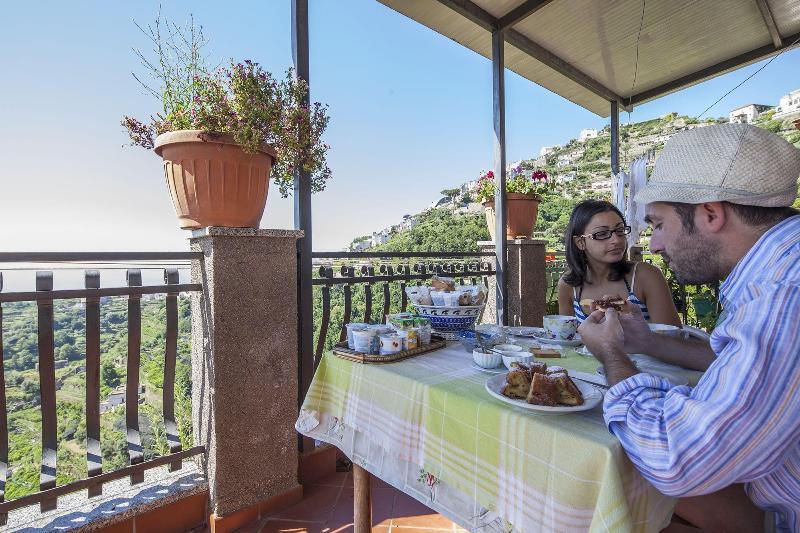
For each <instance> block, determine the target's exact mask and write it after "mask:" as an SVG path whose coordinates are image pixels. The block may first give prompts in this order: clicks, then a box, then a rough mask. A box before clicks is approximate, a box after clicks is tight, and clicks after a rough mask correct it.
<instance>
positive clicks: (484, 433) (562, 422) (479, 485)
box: [296, 345, 674, 533]
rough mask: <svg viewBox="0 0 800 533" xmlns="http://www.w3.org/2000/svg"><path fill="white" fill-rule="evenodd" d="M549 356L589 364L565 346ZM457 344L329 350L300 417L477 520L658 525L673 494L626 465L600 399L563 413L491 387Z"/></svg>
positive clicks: (437, 502)
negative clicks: (381, 361)
mask: <svg viewBox="0 0 800 533" xmlns="http://www.w3.org/2000/svg"><path fill="white" fill-rule="evenodd" d="M567 354H568V355H567V356H566V357H564V358H561V359H551V360H548V364H551V365H553V364H555V365H559V366H563V367H565V368H568V369H572V370H580V371H584V372H591V373H594V371H595V369H596V368H597V362H596V361H595V360H594V359H592V358H586V357H582V356H580V355H578V354H576V353H575V352H574V351H571V350H570V351H568V352H567ZM489 377H491V375H490V374H487V373H484V372H481V371H479V370H477V369H476V368H475V367H473V365H472V356H471V354H469V353H467V352H465V351H464V350H463V349H462V348H461V346H460V345H451V346H448V347H447V348H445V349H442V350H438V351H435V352H431V353H429V354H425V355H421V356H418V357H414V358H411V359H407V360H405V361H400V362H397V363H392V364H386V365H370V364H359V363H352V362H349V361H345V360H342V359H339V358H338V357H335V356H334V355H333V354H331V353H328V354H326V355H325V356H324V357H323V359H322V361H321V362H320V365H319V368H318V369H317V372H316V375H315V376H314V380H313V382H312V384H311V387H310V389H309V391H308V394H307V395H306V398H305V401H304V402H303V407H302V409H301V412H300V417H299V418H298V421H297V424H296V426H297V429H298V431H300V432H301V433H303V434H304V435H307V436H308V437H311V438H314V439H317V440H320V441H324V442H329V443H331V444H333V445H335V446H337V447H339V448H340V449H341V450H342V451H343V452H345V453H346V454H347V455H348V456H349V457H350V458H351V460H353V461H354V462H356V463H357V464H360V465H361V466H363V467H364V468H366V469H367V470H368V471H370V472H371V473H372V474H373V475H377V476H378V477H380V478H381V479H383V480H384V481H387V482H389V483H391V484H392V485H394V486H395V487H397V488H398V489H400V490H402V491H404V492H406V493H408V494H411V495H412V496H415V497H416V498H417V499H419V500H420V501H422V502H423V503H425V504H426V505H428V506H429V507H431V508H433V509H435V510H436V511H438V512H440V513H442V514H444V515H446V516H448V517H450V518H451V519H453V520H454V521H455V522H457V523H459V524H460V525H461V526H463V527H465V528H469V529H472V530H480V531H507V532H508V531H518V532H525V533H529V532H533V531H587V530H588V531H613V532H622V531H659V530H660V529H661V528H663V527H664V526H665V525H666V524H667V523H668V521H669V518H670V516H671V514H672V508H673V506H674V499H673V498H669V497H667V496H664V495H662V494H660V493H659V492H658V491H656V490H655V489H654V488H653V487H652V486H651V485H650V484H649V483H647V482H646V481H645V480H644V479H643V478H642V477H641V476H640V475H639V473H638V472H637V471H636V470H635V468H634V467H633V465H632V464H631V463H630V461H629V460H628V458H627V457H626V455H625V453H624V451H623V450H622V447H621V446H620V444H619V442H618V441H617V439H616V438H615V437H614V436H613V435H612V434H611V433H609V431H608V430H607V428H606V427H605V424H604V422H603V415H602V407H601V406H598V407H596V408H595V409H592V410H590V411H585V412H581V413H572V414H566V415H560V416H554V415H543V414H536V413H533V412H530V411H527V410H524V409H520V408H517V407H513V406H511V405H508V404H506V403H503V402H501V401H499V400H497V399H494V398H492V397H491V396H490V395H489V394H488V393H487V392H486V390H485V388H484V384H485V382H486V380H487V379H488V378H489Z"/></svg>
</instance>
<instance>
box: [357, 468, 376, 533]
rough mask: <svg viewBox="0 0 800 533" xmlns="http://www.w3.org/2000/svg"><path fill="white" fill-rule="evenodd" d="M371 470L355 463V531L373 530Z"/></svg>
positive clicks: (367, 531) (365, 531)
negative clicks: (368, 470)
mask: <svg viewBox="0 0 800 533" xmlns="http://www.w3.org/2000/svg"><path fill="white" fill-rule="evenodd" d="M369 477H370V476H369V472H367V470H366V469H364V468H362V467H360V466H359V465H357V464H355V463H353V530H354V532H355V533H369V532H370V531H372V496H371V491H370V481H369Z"/></svg>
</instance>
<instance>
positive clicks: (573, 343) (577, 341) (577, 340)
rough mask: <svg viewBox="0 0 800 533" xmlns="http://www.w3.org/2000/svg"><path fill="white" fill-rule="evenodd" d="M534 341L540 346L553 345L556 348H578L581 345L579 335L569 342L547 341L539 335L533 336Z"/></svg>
mask: <svg viewBox="0 0 800 533" xmlns="http://www.w3.org/2000/svg"><path fill="white" fill-rule="evenodd" d="M533 338H534V339H536V340H537V341H539V342H541V343H542V344H555V345H556V346H580V345H581V344H583V340H582V339H581V336H580V335H576V336H575V338H574V339H572V340H571V341H562V340H561V339H549V338H547V337H544V336H541V335H534V336H533Z"/></svg>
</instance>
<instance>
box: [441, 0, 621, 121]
mask: <svg viewBox="0 0 800 533" xmlns="http://www.w3.org/2000/svg"><path fill="white" fill-rule="evenodd" d="M438 2H439V3H440V4H442V5H444V6H447V7H449V8H450V9H452V10H453V11H455V12H456V13H458V14H459V15H461V16H463V17H466V18H467V19H469V20H471V21H472V22H474V23H475V24H477V25H478V26H480V27H481V28H483V29H485V30H487V31H489V32H494V31H497V28H498V27H499V20H498V19H497V18H495V17H494V16H493V15H492V14H491V13H489V12H488V11H486V10H484V9H483V8H481V7H480V6H478V5H476V4H475V3H473V2H472V1H471V0H438ZM527 3H529V2H526V4H527ZM523 5H525V4H523ZM543 5H544V4H542V6H543ZM540 7H541V6H540ZM512 13H513V10H512ZM509 15H510V13H509ZM503 34H504V36H505V42H507V43H508V44H510V45H511V46H514V47H515V48H518V49H519V50H521V51H522V52H524V53H526V54H528V55H529V56H531V57H532V58H533V59H536V60H537V61H539V62H540V63H543V64H544V65H547V66H548V67H550V68H551V69H553V70H555V71H556V72H558V73H559V74H561V75H563V76H566V77H567V78H569V79H571V80H572V81H574V82H575V83H577V84H578V85H580V86H582V87H583V88H584V89H586V90H588V91H590V92H592V93H594V94H596V95H598V96H600V97H602V98H605V99H606V100H609V101H611V100H615V101H618V102H619V103H620V107H622V108H623V109H626V110H627V109H628V108H627V107H625V102H624V101H623V99H622V97H621V96H619V95H618V94H616V93H615V92H614V91H612V90H611V89H609V88H608V87H606V86H604V85H603V84H602V83H600V82H599V81H597V80H595V79H593V78H592V77H590V76H588V75H587V74H585V73H584V72H582V71H580V70H578V69H577V68H575V67H574V66H572V65H571V64H570V63H568V62H566V61H565V60H563V59H562V58H560V57H558V56H557V55H555V54H554V53H553V52H551V51H550V50H548V49H546V48H544V47H543V46H541V45H539V44H536V43H535V42H534V41H532V40H531V39H529V38H528V37H525V36H524V35H522V34H521V33H519V32H518V31H516V30H511V29H509V30H505V31H504V32H503Z"/></svg>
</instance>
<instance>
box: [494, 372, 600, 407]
mask: <svg viewBox="0 0 800 533" xmlns="http://www.w3.org/2000/svg"><path fill="white" fill-rule="evenodd" d="M506 374H507V372H503V373H502V374H498V375H496V376H492V377H490V378H489V379H487V380H486V391H487V392H488V393H489V394H491V395H492V396H494V397H495V398H497V399H498V400H500V401H502V402H505V403H507V404H510V405H513V406H515V407H521V408H522V409H528V410H529V411H536V412H537V413H541V414H563V413H577V412H579V411H588V410H589V409H592V408H594V407H595V406H596V405H597V404H599V403H600V402H602V401H603V393H602V392H601V391H600V389H598V388H597V387H593V386H592V385H589V384H588V383H584V382H583V381H577V380H576V381H574V383H575V385H576V386H577V387H578V389H580V391H581V394H583V405H576V406H575V407H569V406H566V405H559V406H558V407H548V406H546V405H535V404H532V403H528V402H526V401H525V400H514V399H512V398H509V397H507V396H503V393H502V392H501V391H502V390H503V385H505V383H506Z"/></svg>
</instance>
